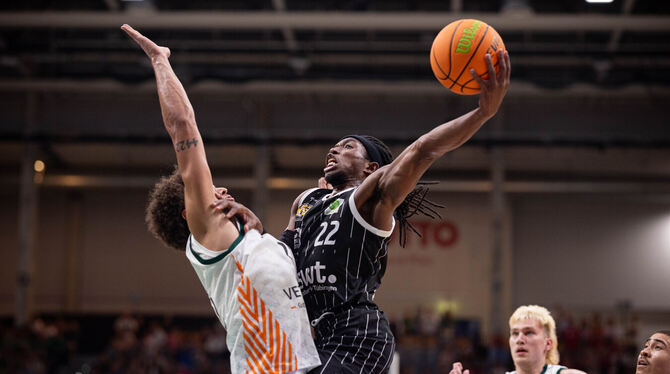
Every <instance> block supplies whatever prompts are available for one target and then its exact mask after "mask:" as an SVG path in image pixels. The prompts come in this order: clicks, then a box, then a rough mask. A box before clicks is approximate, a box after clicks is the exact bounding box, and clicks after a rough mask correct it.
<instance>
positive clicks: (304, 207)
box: [295, 204, 312, 217]
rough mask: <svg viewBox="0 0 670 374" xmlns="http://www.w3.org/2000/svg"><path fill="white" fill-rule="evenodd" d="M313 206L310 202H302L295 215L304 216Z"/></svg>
mask: <svg viewBox="0 0 670 374" xmlns="http://www.w3.org/2000/svg"><path fill="white" fill-rule="evenodd" d="M311 208H312V206H311V205H309V204H302V205H301V206H300V208H298V211H297V212H296V213H295V215H296V216H298V217H302V216H304V215H305V214H307V211H308V210H310V209H311Z"/></svg>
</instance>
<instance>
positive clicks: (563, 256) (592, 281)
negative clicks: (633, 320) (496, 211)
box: [513, 195, 670, 311]
mask: <svg viewBox="0 0 670 374" xmlns="http://www.w3.org/2000/svg"><path fill="white" fill-rule="evenodd" d="M514 227H515V230H514V239H515V247H514V261H513V269H514V270H513V271H514V276H513V279H514V302H515V303H516V304H526V303H540V304H545V305H554V304H556V303H560V304H563V305H564V306H568V307H573V308H585V309H594V308H595V309H597V308H612V307H614V306H615V304H616V303H617V302H619V301H623V300H628V301H630V302H632V304H633V307H634V308H636V309H650V310H666V311H667V310H670V267H669V265H670V200H669V199H667V198H666V199H662V198H650V197H645V196H625V195H619V196H615V195H601V196H596V195H588V196H568V195H551V196H550V195H542V196H532V195H530V196H523V197H521V196H519V197H517V198H515V199H514Z"/></svg>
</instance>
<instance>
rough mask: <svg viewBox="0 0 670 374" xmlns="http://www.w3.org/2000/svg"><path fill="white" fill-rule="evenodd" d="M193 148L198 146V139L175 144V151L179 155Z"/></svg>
mask: <svg viewBox="0 0 670 374" xmlns="http://www.w3.org/2000/svg"><path fill="white" fill-rule="evenodd" d="M191 146H192V147H193V148H195V147H197V146H198V139H197V138H193V139H189V140H182V141H179V142H177V143H175V145H174V150H175V152H177V153H178V152H182V151H185V150H187V149H190V148H191Z"/></svg>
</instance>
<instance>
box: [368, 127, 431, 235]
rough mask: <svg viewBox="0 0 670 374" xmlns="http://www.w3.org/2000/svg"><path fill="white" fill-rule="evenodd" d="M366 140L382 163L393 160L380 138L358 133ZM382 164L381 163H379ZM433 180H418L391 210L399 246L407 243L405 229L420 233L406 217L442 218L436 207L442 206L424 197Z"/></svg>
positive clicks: (388, 162) (385, 163) (386, 163)
mask: <svg viewBox="0 0 670 374" xmlns="http://www.w3.org/2000/svg"><path fill="white" fill-rule="evenodd" d="M360 136H361V137H362V138H365V140H367V141H368V142H370V143H372V145H374V147H375V148H376V149H377V151H378V152H379V156H380V158H381V161H382V163H383V164H384V165H388V164H390V163H391V162H392V161H393V154H392V153H391V150H390V149H389V147H388V146H387V145H386V144H384V142H382V141H381V140H379V139H377V138H375V137H374V136H371V135H360ZM380 166H382V165H380ZM437 183H438V182H435V181H419V182H418V183H417V184H416V187H414V189H413V190H412V191H411V192H410V193H409V194H408V195H407V196H406V197H405V200H403V202H402V203H401V204H400V205H399V206H398V207H397V208H396V209H395V210H394V211H393V217H394V218H395V219H396V221H398V226H399V231H398V232H399V238H398V240H399V243H400V246H402V247H405V244H406V243H407V229H410V230H411V231H412V232H413V233H415V234H416V235H418V236H419V237H421V234H420V233H419V232H418V231H417V230H416V228H415V227H414V225H412V223H411V222H409V221H408V219H409V218H410V217H412V216H415V215H417V214H422V215H424V216H427V217H429V218H431V219H437V218H442V216H441V215H440V213H438V212H437V210H436V209H437V208H444V206H442V205H440V204H437V203H435V202H433V201H430V200H428V199H427V198H426V195H427V194H428V191H429V190H430V189H429V187H428V186H429V185H431V184H437Z"/></svg>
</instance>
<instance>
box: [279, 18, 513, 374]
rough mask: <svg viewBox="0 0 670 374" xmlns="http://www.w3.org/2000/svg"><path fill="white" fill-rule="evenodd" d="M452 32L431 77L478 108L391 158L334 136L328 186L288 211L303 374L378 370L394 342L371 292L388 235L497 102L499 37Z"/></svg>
mask: <svg viewBox="0 0 670 374" xmlns="http://www.w3.org/2000/svg"><path fill="white" fill-rule="evenodd" d="M465 26H467V27H465ZM452 33H454V35H455V36H453V38H444V37H442V36H441V35H442V33H441V34H440V35H438V37H437V38H436V40H435V43H434V44H433V52H434V56H436V58H437V59H436V60H435V61H437V62H438V63H439V67H440V68H441V69H444V68H446V69H447V71H448V73H447V74H442V75H439V76H438V79H440V77H445V79H446V78H448V79H451V80H453V81H455V82H456V83H458V84H459V85H460V86H459V89H458V90H456V92H457V93H462V94H473V93H476V92H479V95H480V96H479V106H478V107H477V108H476V109H474V110H473V111H471V112H470V113H467V114H465V115H463V116H461V117H459V118H456V119H454V120H452V121H450V122H447V123H444V124H441V125H439V126H437V127H435V128H434V129H433V130H431V131H429V132H428V133H426V134H424V135H423V136H421V137H420V138H419V139H417V140H416V141H415V142H414V143H412V144H411V145H410V146H409V147H407V148H406V149H405V150H404V151H403V152H402V153H401V154H400V155H399V156H398V157H397V158H395V159H394V158H393V155H392V154H391V152H390V150H389V149H388V147H387V146H386V145H385V144H384V143H383V142H381V141H380V140H379V139H377V138H375V137H372V136H369V135H355V134H354V135H347V136H344V137H343V138H342V139H340V141H338V142H337V143H336V144H335V145H333V146H332V147H331V148H330V150H329V151H328V152H327V154H326V155H325V158H324V169H323V172H324V177H325V179H326V181H327V182H328V183H329V184H330V185H331V186H332V189H329V188H315V189H310V190H307V191H305V192H303V193H302V194H301V195H300V196H298V197H297V198H296V200H295V202H294V204H293V206H292V210H291V215H290V218H289V224H288V227H287V231H285V232H284V234H283V235H282V239H283V240H284V242H285V243H292V244H293V245H292V247H293V253H294V257H295V259H296V268H297V271H298V282H299V283H300V288H301V291H302V294H303V298H304V300H305V305H306V306H307V312H308V315H309V319H310V320H311V324H312V326H313V327H314V334H315V337H314V340H315V344H316V347H317V350H318V352H319V356H320V358H321V362H322V366H320V367H317V368H315V369H313V370H312V371H310V373H319V374H343V373H370V374H372V373H374V374H376V373H384V372H386V371H387V370H388V368H389V365H390V363H391V357H392V355H393V351H394V348H395V341H394V338H393V334H392V333H391V330H390V327H389V323H388V320H387V318H386V317H385V315H384V313H383V312H382V311H381V310H380V309H379V307H378V306H377V304H376V303H375V302H374V295H375V292H376V291H377V289H378V288H379V286H380V285H381V281H382V277H383V276H384V273H385V271H386V265H387V259H388V256H387V253H388V243H389V240H390V236H391V233H392V232H393V229H394V227H395V226H396V223H397V224H398V226H399V231H400V237H401V238H402V237H403V232H405V231H406V228H407V226H408V222H407V218H408V217H409V216H410V215H412V214H414V213H416V212H417V211H421V208H422V205H423V204H424V203H425V199H423V197H424V195H425V192H423V194H422V192H421V191H420V188H421V187H417V184H418V183H419V179H420V178H421V176H422V175H423V173H424V172H425V171H426V170H427V169H428V168H429V167H430V166H431V165H432V164H433V162H435V161H436V160H437V159H438V158H439V157H441V156H442V155H444V154H445V153H447V152H449V151H452V150H454V149H456V148H458V147H460V146H461V145H462V144H463V143H465V142H466V141H467V140H468V139H470V137H472V136H473V135H474V134H475V133H476V132H477V130H479V128H480V127H482V125H483V124H484V123H485V122H486V121H487V120H488V119H490V118H491V117H493V115H495V114H496V112H497V111H498V108H499V107H500V104H501V102H502V100H503V98H504V97H505V94H506V92H507V88H508V86H509V81H510V60H509V55H508V54H507V52H506V51H505V50H504V45H503V44H502V40H501V39H500V37H499V36H498V37H496V38H492V37H491V36H492V35H494V33H495V32H494V31H493V29H492V28H490V27H488V26H486V24H484V23H483V22H481V21H477V22H476V23H475V22H471V21H468V22H465V21H464V22H462V23H460V25H459V27H456V28H454V29H453V30H452ZM495 35H497V34H495ZM452 40H453V42H452ZM487 40H488V42H486V41H487ZM485 42H486V44H485ZM450 47H451V50H447V49H445V48H450ZM450 51H451V52H450ZM446 55H457V56H454V57H452V58H447V59H446V60H447V61H446V62H447V63H451V65H453V66H452V67H448V66H446V65H445V61H442V60H443V59H444V57H445V56H446ZM461 55H462V56H461ZM463 61H465V62H464V63H463ZM449 69H450V70H449ZM478 69H479V70H478ZM438 72H440V74H441V71H440V70H438ZM466 76H469V77H470V78H468V79H464V78H463V77H466ZM441 81H443V80H442V79H441ZM443 84H444V81H443ZM454 87H456V85H454ZM461 87H462V89H461ZM380 131H383V130H381V129H380ZM417 191H419V192H417ZM410 227H411V226H410Z"/></svg>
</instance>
